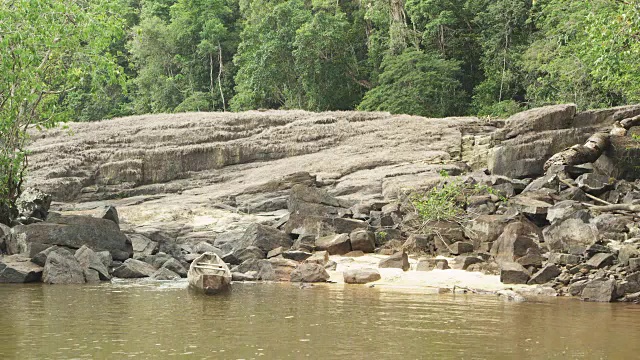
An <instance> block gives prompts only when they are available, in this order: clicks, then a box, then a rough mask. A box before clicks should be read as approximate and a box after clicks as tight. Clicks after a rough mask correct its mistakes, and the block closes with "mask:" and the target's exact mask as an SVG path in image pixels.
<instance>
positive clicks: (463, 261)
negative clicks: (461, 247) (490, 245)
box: [452, 255, 484, 270]
mask: <svg viewBox="0 0 640 360" xmlns="http://www.w3.org/2000/svg"><path fill="white" fill-rule="evenodd" d="M483 262H484V260H483V259H482V258H481V257H479V256H465V255H460V256H456V257H455V258H454V259H453V265H452V267H453V268H454V269H457V270H468V269H469V267H470V266H471V265H474V264H480V263H483Z"/></svg>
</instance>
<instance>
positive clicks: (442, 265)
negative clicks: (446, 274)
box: [436, 260, 450, 270]
mask: <svg viewBox="0 0 640 360" xmlns="http://www.w3.org/2000/svg"><path fill="white" fill-rule="evenodd" d="M436 269H437V270H448V269H450V267H449V263H448V262H447V261H446V260H445V261H438V262H437V263H436Z"/></svg>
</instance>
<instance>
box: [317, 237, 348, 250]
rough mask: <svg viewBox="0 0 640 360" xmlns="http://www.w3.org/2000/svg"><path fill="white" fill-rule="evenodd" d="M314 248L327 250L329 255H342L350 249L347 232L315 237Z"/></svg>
mask: <svg viewBox="0 0 640 360" xmlns="http://www.w3.org/2000/svg"><path fill="white" fill-rule="evenodd" d="M316 250H320V251H327V252H328V253H329V255H344V254H346V253H348V252H349V251H351V242H350V241H349V235H348V234H337V235H329V236H323V237H320V238H318V239H316Z"/></svg>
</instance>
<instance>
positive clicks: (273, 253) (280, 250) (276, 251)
mask: <svg viewBox="0 0 640 360" xmlns="http://www.w3.org/2000/svg"><path fill="white" fill-rule="evenodd" d="M283 252H284V249H283V248H282V246H280V247H277V248H275V249H273V250H271V251H269V252H268V253H267V259H270V258H272V257H276V256H278V255H282V253H283Z"/></svg>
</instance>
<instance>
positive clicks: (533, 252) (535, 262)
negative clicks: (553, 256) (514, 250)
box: [516, 248, 545, 268]
mask: <svg viewBox="0 0 640 360" xmlns="http://www.w3.org/2000/svg"><path fill="white" fill-rule="evenodd" d="M544 260H545V259H544V257H542V255H540V252H539V250H538V249H536V248H529V249H527V253H526V254H525V255H524V256H522V257H520V258H518V259H517V260H516V262H517V263H518V264H520V265H522V266H524V267H528V266H533V267H537V268H539V267H541V266H542V263H543V262H544Z"/></svg>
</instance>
